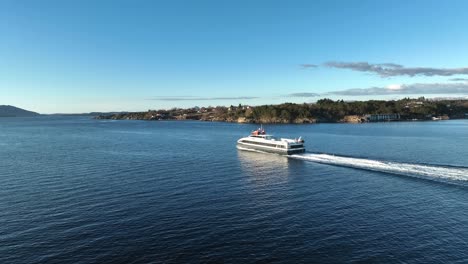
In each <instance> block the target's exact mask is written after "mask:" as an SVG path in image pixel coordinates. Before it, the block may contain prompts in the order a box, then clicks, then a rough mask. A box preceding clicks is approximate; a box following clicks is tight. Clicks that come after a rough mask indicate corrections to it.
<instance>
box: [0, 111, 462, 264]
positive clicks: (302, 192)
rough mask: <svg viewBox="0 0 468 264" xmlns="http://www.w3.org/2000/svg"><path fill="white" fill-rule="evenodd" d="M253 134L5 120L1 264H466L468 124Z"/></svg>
mask: <svg viewBox="0 0 468 264" xmlns="http://www.w3.org/2000/svg"><path fill="white" fill-rule="evenodd" d="M254 128H255V126H252V125H241V124H227V123H208V122H164V121H161V122H144V121H99V120H92V119H89V118H87V117H66V118H63V117H41V118H23V119H20V118H2V119H0V263H223V262H224V263H352V262H358V263H359V262H360V263H382V262H385V263H467V262H468V199H467V197H468V169H467V167H468V121H467V120H459V121H443V122H422V123H421V122H417V123H416V122H415V123H381V124H360V125H351V124H320V125H271V126H267V127H266V128H267V130H269V132H271V133H273V134H276V135H281V136H285V137H298V136H302V137H303V138H305V139H306V146H307V148H308V151H310V152H313V153H306V154H304V155H301V156H295V157H290V158H287V157H283V156H279V155H271V154H261V153H253V152H246V151H238V150H237V149H236V148H235V142H236V140H237V139H238V138H239V137H241V136H244V135H245V134H247V133H248V132H249V131H250V130H252V129H254ZM317 153H326V154H325V155H324V154H317ZM330 154H333V155H330ZM317 162H319V163H317Z"/></svg>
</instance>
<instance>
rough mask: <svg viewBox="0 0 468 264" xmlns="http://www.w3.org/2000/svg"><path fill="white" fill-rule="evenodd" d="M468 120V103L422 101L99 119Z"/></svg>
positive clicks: (187, 111) (321, 103) (178, 111)
mask: <svg viewBox="0 0 468 264" xmlns="http://www.w3.org/2000/svg"><path fill="white" fill-rule="evenodd" d="M467 117H468V100H463V99H452V100H448V99H447V100H435V99H425V98H424V97H420V98H417V99H411V98H405V99H401V100H394V101H383V100H370V101H353V102H345V101H343V100H337V101H334V100H331V99H321V100H318V101H317V102H316V103H304V104H294V103H284V104H279V105H261V106H249V105H241V104H239V105H238V106H232V105H231V106H229V107H226V106H216V107H193V108H187V109H182V108H173V109H170V110H148V111H146V112H133V113H117V114H109V115H99V116H97V117H96V118H97V119H114V120H201V121H222V122H237V123H283V124H291V123H295V124H303V123H362V122H376V121H411V120H412V121H415V120H446V119H462V118H467Z"/></svg>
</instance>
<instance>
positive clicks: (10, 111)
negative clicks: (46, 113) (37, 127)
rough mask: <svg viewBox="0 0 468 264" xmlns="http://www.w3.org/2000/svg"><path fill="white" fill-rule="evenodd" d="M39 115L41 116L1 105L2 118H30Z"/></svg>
mask: <svg viewBox="0 0 468 264" xmlns="http://www.w3.org/2000/svg"><path fill="white" fill-rule="evenodd" d="M38 115H40V114H39V113H36V112H32V111H28V110H24V109H21V108H18V107H14V106H11V105H0V117H28V116H38Z"/></svg>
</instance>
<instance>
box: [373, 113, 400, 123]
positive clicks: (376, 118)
mask: <svg viewBox="0 0 468 264" xmlns="http://www.w3.org/2000/svg"><path fill="white" fill-rule="evenodd" d="M365 118H366V120H367V122H384V121H398V120H401V116H400V114H374V115H365Z"/></svg>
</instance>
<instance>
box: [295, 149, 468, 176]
mask: <svg viewBox="0 0 468 264" xmlns="http://www.w3.org/2000/svg"><path fill="white" fill-rule="evenodd" d="M289 157H290V158H295V159H301V160H307V161H313V162H318V163H323V164H329V165H336V166H343V167H351V168H357V169H364V170H371V171H379V172H386V173H392V174H398V175H404V176H413V177H422V178H431V179H439V180H450V181H468V168H463V167H444V166H434V165H423V164H411V163H401V162H390V161H378V160H369V159H362V158H350V157H343V156H334V155H329V154H312V153H305V154H298V155H290V156H289Z"/></svg>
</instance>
